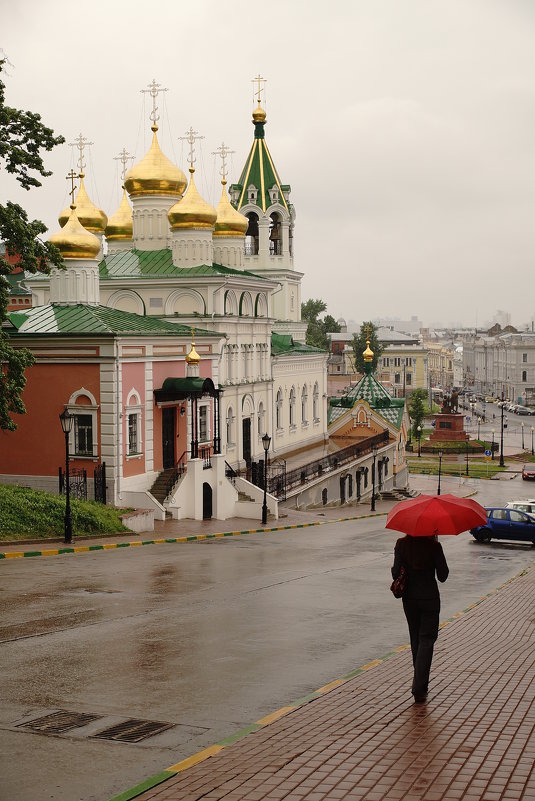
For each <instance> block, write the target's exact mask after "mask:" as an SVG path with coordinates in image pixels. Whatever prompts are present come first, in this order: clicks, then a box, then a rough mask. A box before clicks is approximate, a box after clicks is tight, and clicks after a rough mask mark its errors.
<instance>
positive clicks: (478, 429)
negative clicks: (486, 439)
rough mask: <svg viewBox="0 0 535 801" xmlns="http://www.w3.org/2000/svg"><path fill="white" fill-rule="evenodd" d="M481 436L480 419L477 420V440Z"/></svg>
mask: <svg viewBox="0 0 535 801" xmlns="http://www.w3.org/2000/svg"><path fill="white" fill-rule="evenodd" d="M480 436H481V417H478V418H477V438H478V439H479V438H480Z"/></svg>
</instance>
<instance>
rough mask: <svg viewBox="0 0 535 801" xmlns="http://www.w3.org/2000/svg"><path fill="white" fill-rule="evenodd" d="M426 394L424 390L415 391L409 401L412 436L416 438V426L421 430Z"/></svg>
mask: <svg viewBox="0 0 535 801" xmlns="http://www.w3.org/2000/svg"><path fill="white" fill-rule="evenodd" d="M426 400H427V392H426V390H425V389H415V390H414V392H413V393H412V395H411V398H410V401H409V415H410V418H411V423H412V436H413V437H414V438H415V439H417V438H418V426H420V427H421V428H423V420H424V415H425V401H426Z"/></svg>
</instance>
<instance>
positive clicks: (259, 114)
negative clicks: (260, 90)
mask: <svg viewBox="0 0 535 801" xmlns="http://www.w3.org/2000/svg"><path fill="white" fill-rule="evenodd" d="M266 117H267V114H266V112H265V111H264V109H263V108H262V106H261V105H260V101H258V106H257V107H256V108H255V110H254V111H253V122H265V121H266Z"/></svg>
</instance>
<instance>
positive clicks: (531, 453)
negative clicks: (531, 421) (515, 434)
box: [531, 426, 533, 456]
mask: <svg viewBox="0 0 535 801" xmlns="http://www.w3.org/2000/svg"><path fill="white" fill-rule="evenodd" d="M531 455H532V456H533V426H531Z"/></svg>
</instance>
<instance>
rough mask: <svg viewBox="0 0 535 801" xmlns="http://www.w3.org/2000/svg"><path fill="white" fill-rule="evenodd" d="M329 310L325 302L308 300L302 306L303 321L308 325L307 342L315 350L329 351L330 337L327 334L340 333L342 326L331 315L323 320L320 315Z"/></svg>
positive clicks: (327, 315)
mask: <svg viewBox="0 0 535 801" xmlns="http://www.w3.org/2000/svg"><path fill="white" fill-rule="evenodd" d="M326 310H327V304H326V303H325V302H324V301H323V300H313V299H310V300H307V301H306V303H302V304H301V319H302V320H304V321H305V322H306V323H308V326H307V333H306V342H307V345H313V346H314V347H315V348H322V350H329V337H328V336H327V334H331V333H333V334H334V333H340V326H339V325H338V323H337V322H336V320H335V319H334V317H332V315H330V314H326V315H325V317H324V318H323V319H322V318H321V317H320V314H323V312H324V311H326Z"/></svg>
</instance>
